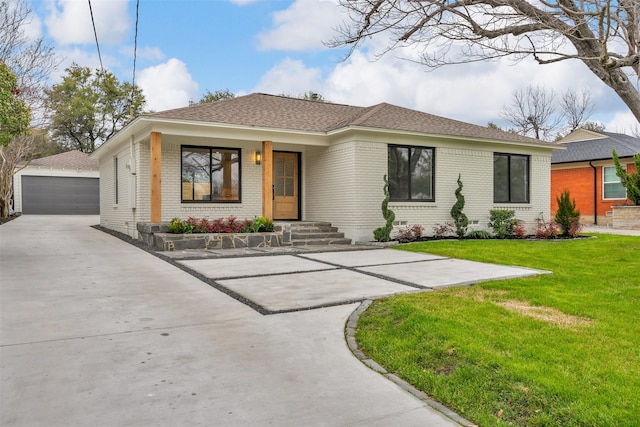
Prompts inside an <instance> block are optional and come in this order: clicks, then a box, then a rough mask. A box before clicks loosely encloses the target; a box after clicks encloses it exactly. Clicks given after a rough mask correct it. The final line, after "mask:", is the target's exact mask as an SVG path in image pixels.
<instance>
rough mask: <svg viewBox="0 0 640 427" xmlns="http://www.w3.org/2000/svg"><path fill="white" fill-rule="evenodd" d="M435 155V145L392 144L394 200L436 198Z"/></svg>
mask: <svg viewBox="0 0 640 427" xmlns="http://www.w3.org/2000/svg"><path fill="white" fill-rule="evenodd" d="M434 155H435V150H434V148H432V147H416V146H405V145H389V146H388V167H387V169H388V177H389V196H390V200H392V201H419V202H433V201H435V194H434V176H435V175H434V169H435V168H434Z"/></svg>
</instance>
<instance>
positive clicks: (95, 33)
mask: <svg viewBox="0 0 640 427" xmlns="http://www.w3.org/2000/svg"><path fill="white" fill-rule="evenodd" d="M88 1H89V12H90V13H91V24H92V25H93V35H94V36H95V38H96V47H97V48H98V58H100V70H102V71H104V67H103V66H102V55H101V54H100V44H99V43H98V33H97V31H96V21H95V20H94V19H93V9H92V8H91V0H88Z"/></svg>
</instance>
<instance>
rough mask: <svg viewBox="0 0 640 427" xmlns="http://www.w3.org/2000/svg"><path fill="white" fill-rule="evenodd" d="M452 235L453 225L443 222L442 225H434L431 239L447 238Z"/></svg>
mask: <svg viewBox="0 0 640 427" xmlns="http://www.w3.org/2000/svg"><path fill="white" fill-rule="evenodd" d="M451 234H453V224H452V223H450V222H445V223H444V224H436V225H435V226H434V227H433V237H436V238H438V239H441V238H443V237H447V236H450V235H451Z"/></svg>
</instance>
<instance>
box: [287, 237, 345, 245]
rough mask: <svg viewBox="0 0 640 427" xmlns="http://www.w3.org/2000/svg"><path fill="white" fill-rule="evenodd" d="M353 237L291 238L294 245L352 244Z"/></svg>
mask: <svg viewBox="0 0 640 427" xmlns="http://www.w3.org/2000/svg"><path fill="white" fill-rule="evenodd" d="M350 244H351V239H344V238H342V239H308V240H291V245H292V246H329V245H350Z"/></svg>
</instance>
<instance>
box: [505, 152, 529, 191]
mask: <svg viewBox="0 0 640 427" xmlns="http://www.w3.org/2000/svg"><path fill="white" fill-rule="evenodd" d="M528 169H529V161H528V159H527V157H525V156H511V198H510V200H511V201H512V202H516V203H522V202H528V201H529V194H528V188H529V182H528V180H529V171H528Z"/></svg>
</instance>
